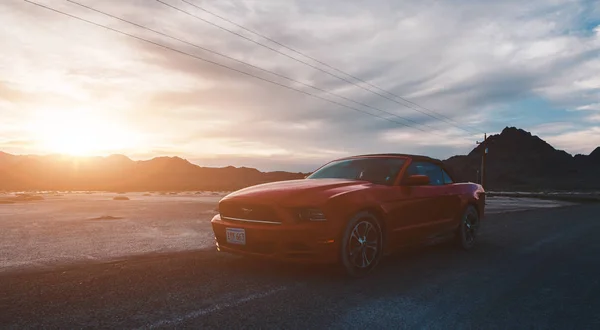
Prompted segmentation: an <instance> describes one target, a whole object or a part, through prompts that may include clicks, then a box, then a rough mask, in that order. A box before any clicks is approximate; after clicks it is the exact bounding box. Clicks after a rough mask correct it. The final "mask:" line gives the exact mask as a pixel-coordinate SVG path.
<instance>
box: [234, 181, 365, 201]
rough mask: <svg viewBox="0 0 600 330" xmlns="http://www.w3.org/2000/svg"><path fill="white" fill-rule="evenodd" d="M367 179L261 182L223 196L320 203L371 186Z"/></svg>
mask: <svg viewBox="0 0 600 330" xmlns="http://www.w3.org/2000/svg"><path fill="white" fill-rule="evenodd" d="M370 185H371V183H369V182H367V181H357V180H345V179H301V180H290V181H279V182H272V183H265V184H260V185H256V186H252V187H248V188H244V189H241V190H238V191H236V192H233V193H231V194H229V195H227V196H225V197H224V198H223V200H229V199H240V200H241V199H244V200H256V201H265V202H276V203H279V204H287V205H293V204H297V205H303V204H307V203H308V204H318V203H320V202H324V201H325V200H327V199H328V198H330V197H331V196H334V195H337V194H341V193H344V192H348V191H353V190H358V189H363V188H366V187H367V186H370Z"/></svg>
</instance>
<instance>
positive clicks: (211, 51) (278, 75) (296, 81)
mask: <svg viewBox="0 0 600 330" xmlns="http://www.w3.org/2000/svg"><path fill="white" fill-rule="evenodd" d="M66 1H67V2H70V3H72V4H74V5H77V6H80V7H83V8H86V9H88V10H91V11H94V12H96V13H99V14H102V15H105V16H108V17H111V18H114V19H117V20H119V21H122V22H125V23H128V24H131V25H134V26H136V27H139V28H142V29H144V30H147V31H151V32H153V33H156V34H158V35H161V36H163V37H167V38H170V39H172V40H176V41H179V42H182V43H184V44H186V45H189V46H192V47H195V48H198V49H201V50H203V51H206V52H209V53H211V54H215V55H218V56H221V57H224V58H227V59H229V60H232V61H235V62H237V63H240V64H243V65H246V66H249V67H251V68H254V69H257V70H260V71H263V72H267V73H269V74H272V75H274V76H277V77H280V78H283V79H286V80H288V81H291V82H294V83H297V84H301V85H303V86H306V87H309V88H312V89H314V90H317V91H320V92H323V93H326V94H329V95H333V96H336V97H339V98H341V99H343V100H346V101H349V102H352V103H354V104H358V105H361V106H364V107H367V108H370V109H373V110H376V111H380V112H383V113H386V114H388V115H391V116H393V117H396V118H399V119H402V120H405V121H407V122H411V123H414V124H416V125H423V126H426V127H429V128H431V129H436V128H435V127H431V126H429V125H426V124H421V123H419V122H416V121H414V120H411V119H408V118H404V117H402V116H399V115H397V114H395V113H392V112H388V111H385V110H382V109H379V108H376V107H373V106H370V105H368V104H365V103H363V102H359V101H355V100H353V99H350V98H348V97H345V96H342V95H339V94H337V93H334V92H331V91H328V90H325V89H322V88H320V87H317V86H314V85H311V84H307V83H304V82H302V81H299V80H296V79H293V78H290V77H288V76H285V75H282V74H280V73H277V72H274V71H271V70H267V69H264V68H261V67H259V66H256V65H253V64H250V63H248V62H244V61H242V60H239V59H236V58H234V57H231V56H228V55H225V54H223V53H219V52H217V51H214V50H212V49H209V48H206V47H202V46H200V45H197V44H194V43H191V42H189V41H186V40H184V39H181V38H178V37H174V36H171V35H169V34H166V33H163V32H161V31H157V30H154V29H152V28H149V27H147V26H144V25H141V24H138V23H135V22H132V21H129V20H126V19H124V18H121V17H118V16H115V15H113V14H110V13H107V12H104V11H101V10H98V9H96V8H93V7H90V6H87V5H84V4H82V3H79V2H77V1H73V0H66Z"/></svg>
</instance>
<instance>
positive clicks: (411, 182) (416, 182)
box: [406, 175, 429, 186]
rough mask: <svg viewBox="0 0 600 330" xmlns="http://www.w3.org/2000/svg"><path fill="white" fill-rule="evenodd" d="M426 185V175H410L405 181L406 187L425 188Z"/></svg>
mask: <svg viewBox="0 0 600 330" xmlns="http://www.w3.org/2000/svg"><path fill="white" fill-rule="evenodd" d="M428 184H429V177H428V176H427V175H411V176H409V177H408V178H407V179H406V185H408V186H426V185H428Z"/></svg>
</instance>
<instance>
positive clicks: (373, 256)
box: [340, 212, 383, 277]
mask: <svg viewBox="0 0 600 330" xmlns="http://www.w3.org/2000/svg"><path fill="white" fill-rule="evenodd" d="M341 245H342V246H341V248H340V252H341V256H340V257H341V264H342V266H343V268H344V270H345V272H346V273H347V274H348V275H350V276H352V277H362V276H365V275H367V274H368V273H370V272H371V271H372V270H373V269H374V268H375V267H376V266H377V264H378V263H379V260H380V259H381V256H382V253H383V235H382V232H381V226H380V225H379V222H378V220H377V218H376V217H375V215H373V214H371V213H369V212H360V213H358V214H356V215H355V216H354V217H352V219H351V220H350V221H348V224H347V225H346V228H345V230H344V234H343V238H342V243H341Z"/></svg>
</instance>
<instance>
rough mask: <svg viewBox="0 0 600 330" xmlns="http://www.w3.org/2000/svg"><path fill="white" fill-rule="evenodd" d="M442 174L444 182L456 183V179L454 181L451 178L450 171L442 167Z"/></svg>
mask: <svg viewBox="0 0 600 330" xmlns="http://www.w3.org/2000/svg"><path fill="white" fill-rule="evenodd" d="M442 175H443V177H444V184H451V183H454V181H452V179H451V178H450V176H449V175H448V173H446V171H444V170H443V169H442Z"/></svg>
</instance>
